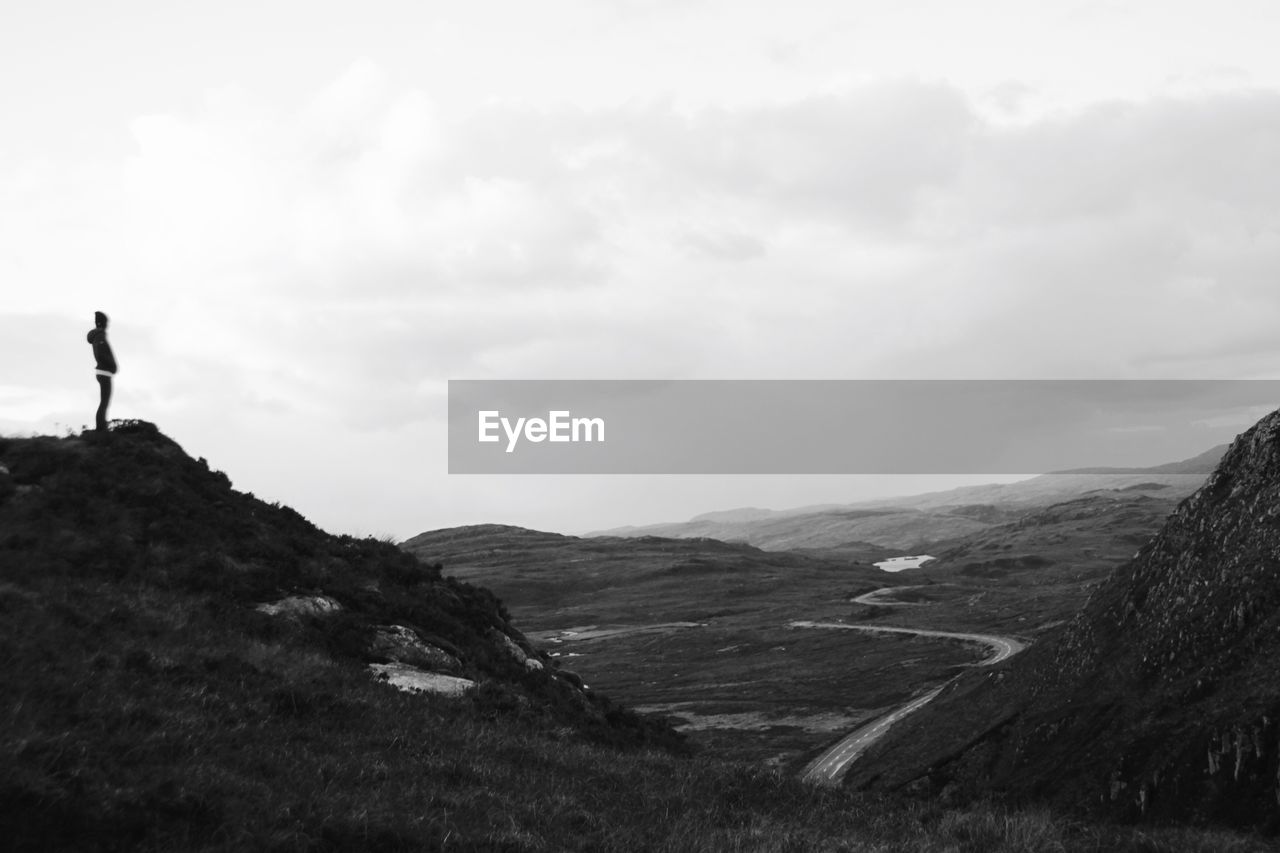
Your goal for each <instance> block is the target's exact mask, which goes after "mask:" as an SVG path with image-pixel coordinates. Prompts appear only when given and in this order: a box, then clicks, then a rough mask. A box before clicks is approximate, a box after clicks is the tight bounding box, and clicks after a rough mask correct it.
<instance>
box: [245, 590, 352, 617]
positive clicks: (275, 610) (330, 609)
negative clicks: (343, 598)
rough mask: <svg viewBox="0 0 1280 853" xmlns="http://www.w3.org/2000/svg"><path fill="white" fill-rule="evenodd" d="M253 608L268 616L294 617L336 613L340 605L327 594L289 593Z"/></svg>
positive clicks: (340, 607)
mask: <svg viewBox="0 0 1280 853" xmlns="http://www.w3.org/2000/svg"><path fill="white" fill-rule="evenodd" d="M254 609H255V610H257V611H258V612H259V613H265V614H267V615H268V616H289V617H292V618H295V619H296V618H298V617H300V616H324V615H325V614H328V613H337V612H338V611H339V610H341V609H342V605H341V604H339V603H338V602H336V601H334V600H333V599H332V598H329V597H328V596H327V595H290V596H288V597H287V598H282V599H280V600H279V601H276V602H273V603H271V604H259V605H258V606H257V607H256V608H254Z"/></svg>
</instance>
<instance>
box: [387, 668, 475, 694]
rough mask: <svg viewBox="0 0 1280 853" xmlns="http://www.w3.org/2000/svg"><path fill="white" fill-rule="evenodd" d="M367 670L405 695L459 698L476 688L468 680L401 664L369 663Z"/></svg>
mask: <svg viewBox="0 0 1280 853" xmlns="http://www.w3.org/2000/svg"><path fill="white" fill-rule="evenodd" d="M369 669H370V670H372V671H373V675H374V678H376V679H378V680H379V681H385V682H387V683H388V684H390V685H391V686H392V687H395V688H397V689H399V690H403V691H405V692H406V693H435V694H437V695H440V696H453V697H460V696H463V695H465V694H466V692H467V691H468V690H470V689H471V688H473V687H475V686H476V683H475V682H474V681H472V680H471V679H469V678H457V677H455V676H452V675H441V674H440V673H438V672H424V671H423V670H421V669H418V668H417V667H414V666H409V665H408V664H403V663H371V664H369Z"/></svg>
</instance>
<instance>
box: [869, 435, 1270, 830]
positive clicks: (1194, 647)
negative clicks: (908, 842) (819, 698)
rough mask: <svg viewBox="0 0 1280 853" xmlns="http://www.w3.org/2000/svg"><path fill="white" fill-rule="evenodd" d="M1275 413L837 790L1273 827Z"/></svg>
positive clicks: (891, 739)
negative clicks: (1082, 589)
mask: <svg viewBox="0 0 1280 853" xmlns="http://www.w3.org/2000/svg"><path fill="white" fill-rule="evenodd" d="M1278 605H1280V412H1276V413H1273V414H1271V415H1269V416H1267V417H1266V418H1264V419H1263V420H1262V421H1261V422H1259V423H1258V424H1257V425H1256V426H1254V427H1253V428H1252V429H1250V430H1249V431H1248V432H1246V433H1244V434H1242V435H1241V436H1239V437H1238V438H1237V440H1236V441H1235V443H1234V444H1232V446H1231V448H1230V449H1229V450H1228V452H1227V453H1226V455H1225V456H1224V457H1223V459H1222V461H1221V463H1220V464H1219V466H1218V468H1217V469H1216V471H1215V472H1214V473H1213V474H1212V475H1211V476H1210V477H1209V479H1208V481H1207V482H1206V483H1205V485H1204V486H1203V487H1202V488H1201V489H1200V490H1199V491H1197V492H1196V493H1195V494H1193V495H1192V496H1191V497H1189V498H1187V499H1186V500H1185V501H1183V502H1182V503H1181V504H1180V505H1179V506H1178V507H1177V508H1176V510H1175V511H1174V512H1173V513H1172V515H1171V516H1170V517H1169V519H1168V520H1167V522H1166V523H1165V525H1164V527H1163V528H1162V530H1161V531H1160V532H1159V534H1158V535H1156V536H1155V537H1154V538H1153V539H1152V540H1151V541H1150V542H1148V543H1147V544H1145V545H1144V546H1142V547H1141V548H1140V549H1139V550H1138V552H1137V553H1136V554H1135V555H1134V557H1133V558H1132V559H1131V560H1130V561H1129V562H1127V563H1126V564H1124V565H1122V566H1121V567H1119V568H1118V569H1117V570H1116V571H1115V572H1114V573H1113V574H1112V575H1111V577H1110V578H1109V579H1108V580H1107V581H1106V582H1105V583H1104V584H1103V585H1102V586H1101V587H1099V589H1098V590H1097V591H1096V592H1095V593H1094V594H1093V596H1092V597H1091V598H1090V600H1089V602H1088V604H1087V605H1086V606H1085V608H1084V610H1083V611H1082V612H1081V613H1080V614H1079V615H1078V616H1077V617H1076V618H1075V620H1074V621H1073V622H1072V623H1071V624H1070V625H1069V626H1067V627H1066V628H1065V629H1064V631H1063V633H1062V634H1061V635H1060V636H1059V637H1058V638H1057V639H1056V640H1053V641H1049V642H1044V643H1042V644H1040V646H1039V647H1037V648H1034V649H1032V650H1031V651H1029V652H1027V653H1026V654H1024V655H1023V656H1022V657H1021V658H1020V659H1015V660H1013V661H1010V662H1009V663H1008V664H1007V665H1005V666H1004V667H1002V668H1000V669H999V670H997V671H994V672H982V673H978V672H975V673H971V674H969V675H967V676H966V677H965V678H962V679H959V680H958V681H957V682H955V683H954V684H953V685H952V686H951V687H950V688H949V689H948V690H947V691H946V693H945V694H944V696H943V697H940V699H939V701H937V702H935V703H934V705H933V706H931V707H930V708H928V709H927V710H926V711H924V712H922V713H920V714H918V715H916V716H915V717H913V718H911V719H909V721H908V722H907V723H905V724H903V725H902V726H901V727H900V728H899V729H898V730H896V731H895V732H894V733H893V734H892V735H891V737H890V738H889V739H888V740H887V741H886V742H885V743H883V744H881V745H880V746H879V747H878V748H877V749H876V750H875V751H874V752H873V753H872V754H870V755H868V756H867V757H866V758H865V759H863V761H861V762H860V763H859V765H858V766H857V767H855V769H854V772H853V773H852V774H851V776H850V780H849V782H850V784H853V785H859V786H865V787H884V788H899V787H915V788H918V789H921V790H926V791H933V792H936V793H945V794H946V795H947V796H950V797H958V798H959V797H968V796H973V795H983V794H989V793H993V792H994V793H1001V794H1004V795H1007V796H1010V797H1014V798H1018V799H1037V800H1048V801H1052V802H1055V803H1057V804H1059V805H1063V806H1068V807H1073V808H1081V809H1088V810H1091V811H1101V812H1106V813H1109V814H1110V815H1111V816H1113V817H1123V818H1144V817H1145V818H1177V819H1190V820H1194V821H1203V822H1216V823H1227V824H1233V825H1237V826H1257V827H1262V828H1265V829H1268V830H1270V831H1276V830H1277V829H1278V828H1280V818H1277V815H1280V607H1278Z"/></svg>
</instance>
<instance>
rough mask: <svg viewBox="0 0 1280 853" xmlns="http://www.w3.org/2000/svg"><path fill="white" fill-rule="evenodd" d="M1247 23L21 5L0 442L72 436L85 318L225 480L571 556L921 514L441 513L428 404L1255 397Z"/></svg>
mask: <svg viewBox="0 0 1280 853" xmlns="http://www.w3.org/2000/svg"><path fill="white" fill-rule="evenodd" d="M1273 15H1274V10H1273V9H1272V8H1271V4H1267V3H1263V2H1243V0H1217V2H1212V3H1210V2H1190V3H1188V2H1182V3H1179V2H1169V0H1165V2H1159V3H1157V2H1146V0H1143V2H1065V0H1040V2H1036V3H1027V2H1014V0H1009V2H990V1H989V2H981V1H979V2H966V3H956V2H952V0H923V1H919V2H912V0H892V2H863V1H862V0H854V2H851V1H850V0H830V2H818V0H790V2H787V3H763V2H751V0H735V2H717V1H716V0H705V2H703V1H702V0H692V2H679V0H582V2H570V1H569V0H545V1H544V2H540V3H529V2H517V0H509V2H485V0H472V2H468V3H437V2H371V3H352V2H326V0H309V2H305V3H303V2H263V0H255V2H241V0H220V2H217V3H211V2H210V3H201V4H193V3H185V4H180V3H171V2H169V3H165V2H134V1H133V0H113V2H110V3H101V2H59V0H50V2H41V3H24V4H8V5H7V6H6V8H5V10H4V11H3V12H0V116H2V118H0V122H2V123H3V128H4V130H3V133H0V287H2V288H3V290H2V291H0V292H2V293H3V302H0V365H3V367H0V431H3V432H4V433H6V434H15V433H16V434H26V433H31V432H51V431H53V432H63V431H65V430H66V429H67V428H68V427H71V428H74V429H77V430H78V429H79V427H80V426H81V425H83V424H92V421H93V410H94V408H95V406H96V402H97V401H96V394H97V388H96V385H95V384H94V382H93V379H92V362H91V357H90V352H89V347H88V346H87V344H85V342H84V335H85V332H86V331H87V330H88V329H89V328H90V326H91V324H92V315H93V311H94V310H99V309H100V310H103V311H105V312H107V313H108V314H109V315H111V317H112V323H111V328H110V336H111V341H112V344H113V346H114V348H115V351H116V355H117V359H118V361H119V362H120V368H121V372H120V374H119V377H118V379H117V382H116V398H115V400H114V403H113V406H112V412H111V414H112V416H113V417H121V418H124V417H131V418H143V419H146V420H150V421H154V422H155V423H157V424H158V425H159V426H160V428H161V429H162V430H163V431H164V432H166V433H167V434H169V435H170V436H172V437H173V438H175V439H176V440H178V441H179V442H180V443H181V444H182V445H183V446H184V448H185V449H186V450H187V451H188V452H189V453H191V454H192V455H193V456H205V457H207V458H208V459H209V461H210V463H211V464H212V465H213V466H214V467H215V468H219V469H222V470H225V471H226V472H227V473H228V474H229V475H230V476H231V478H232V480H233V482H234V483H235V484H236V486H237V487H238V488H241V489H243V490H246V491H253V492H254V493H256V494H258V495H259V496H260V497H263V498H266V499H268V500H279V501H283V502H285V503H288V504H291V505H293V506H294V507H296V508H297V509H298V510H299V511H301V512H302V513H303V514H304V515H306V516H308V517H309V518H311V519H312V520H313V521H315V522H316V523H318V524H320V525H321V526H323V527H325V528H327V529H330V530H333V531H335V532H350V533H356V534H361V535H363V534H373V535H395V536H397V537H404V536H409V535H412V534H414V533H417V532H420V531H422V530H425V529H430V528H436V527H443V526H449V525H454V524H461V523H474V522H482V521H492V522H504V523H515V524H522V525H526V526H530V527H536V528H541V529H547V530H557V531H564V532H578V531H583V530H589V529H592V528H598V527H606V526H614V525H622V524H628V523H648V522H654V521H662V520H678V519H681V518H685V517H688V516H690V515H692V514H695V513H698V512H703V511H707V510H715V509H725V508H730V507H734V506H741V505H756V506H769V507H774V508H783V507H788V506H795V505H799V504H806V503H818V502H827V501H844V500H854V499H859V498H862V497H865V496H868V495H871V494H875V493H877V492H879V493H884V492H886V491H891V492H903V491H918V490H920V489H921V488H925V487H931V486H936V485H944V484H948V485H949V484H952V483H951V482H950V481H948V482H946V483H944V482H943V481H942V480H936V481H935V480H928V479H927V478H917V479H914V480H905V479H904V480H894V481H888V480H885V479H883V478H880V479H874V480H873V479H871V478H848V477H839V478H836V477H825V478H824V477H791V478H788V477H755V478H749V477H736V478H735V477H706V478H696V479H689V478H678V477H612V478H605V477H569V476H565V477H525V478H512V477H507V478H499V477H483V476H466V477H464V476H456V475H455V476H452V477H450V476H448V475H447V474H446V454H445V404H446V396H445V392H446V381H447V380H448V379H450V378H455V379H457V378H468V379H521V378H538V379H544V378H557V379H571V378H593V379H611V378H618V379H637V378H644V379H654V378H659V379H666V378H670V379H695V378H724V379H736V378H743V379H781V378H808V379H813V378H831V379H838V378H850V379H855V378H975V379H1001V378H1046V379H1053V378H1084V379H1094V378H1097V379H1104V378H1126V379H1128V378H1153V379H1154V378H1233V379H1234V378H1240V379H1249V378H1277V377H1280V369H1278V368H1280V332H1278V331H1277V330H1280V288H1278V287H1277V286H1276V280H1275V279H1276V273H1277V270H1280V263H1277V261H1280V230H1278V227H1277V226H1278V224H1280V219H1278V216H1280V213H1278V212H1280V51H1277V50H1276V49H1275V45H1274V27H1273V26H1269V25H1268V24H1269V23H1270V22H1271V20H1272V18H1273ZM1254 416H1256V412H1253V413H1251V414H1250V415H1249V417H1254ZM1246 420H1247V419H1244V417H1243V416H1242V419H1241V420H1240V422H1239V423H1232V422H1231V417H1230V416H1226V417H1224V424H1223V425H1222V429H1223V434H1222V437H1221V438H1218V437H1214V441H1213V442H1210V443H1216V441H1217V440H1227V439H1229V438H1230V437H1231V435H1234V433H1235V432H1238V431H1239V430H1240V429H1243V428H1244V427H1245V426H1247V425H1248V423H1247V422H1246ZM1206 446H1208V445H1206ZM1199 449H1204V448H1199ZM1160 461H1169V460H1163V459H1160V460H1135V462H1138V463H1140V464H1145V463H1151V462H1160Z"/></svg>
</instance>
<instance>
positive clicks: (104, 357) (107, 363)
mask: <svg viewBox="0 0 1280 853" xmlns="http://www.w3.org/2000/svg"><path fill="white" fill-rule="evenodd" d="M88 340H89V343H91V344H93V357H94V359H96V360H97V362H98V369H99V370H105V371H107V372H108V373H115V372H116V357H115V356H114V355H112V354H111V344H109V343H107V330H106V329H94V330H92V331H91V332H89V338H88Z"/></svg>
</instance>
